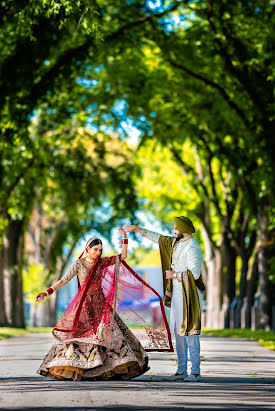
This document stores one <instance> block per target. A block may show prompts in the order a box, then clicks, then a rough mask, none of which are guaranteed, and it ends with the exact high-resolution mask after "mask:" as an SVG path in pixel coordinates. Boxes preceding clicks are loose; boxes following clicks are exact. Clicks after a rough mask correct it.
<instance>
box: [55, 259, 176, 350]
mask: <svg viewBox="0 0 275 411" xmlns="http://www.w3.org/2000/svg"><path fill="white" fill-rule="evenodd" d="M115 313H116V314H118V315H119V317H120V318H121V319H122V320H123V321H124V322H125V324H126V325H127V326H128V327H130V329H131V331H132V332H133V334H135V336H136V337H137V338H138V339H139V341H140V343H141V344H142V346H143V347H144V349H145V350H146V351H170V352H173V345H172V340H171V333H170V330H169V327H168V323H167V319H166V315H165V310H164V305H163V302H162V299H161V297H160V295H159V294H158V293H157V292H156V291H155V290H154V289H153V288H152V287H150V285H149V284H147V283H146V282H145V281H144V280H143V279H142V278H141V277H140V276H139V275H138V274H137V273H136V272H135V271H134V270H133V269H132V268H131V267H130V266H128V264H126V263H125V262H124V261H121V260H120V255H118V256H112V257H99V258H98V259H97V260H96V262H95V263H94V265H93V267H92V268H91V270H90V271H89V273H88V275H87V277H86V279H85V281H84V282H83V284H82V285H81V286H80V287H79V289H78V292H77V294H76V295H75V297H74V298H73V300H72V301H71V303H70V304H69V306H68V308H67V309H66V311H65V312H64V314H63V315H62V316H61V318H60V319H59V321H58V322H57V324H56V326H55V327H54V329H53V335H54V336H55V337H56V338H57V339H58V340H60V341H62V342H64V343H67V342H68V343H69V342H76V343H79V344H81V343H87V344H91V343H92V344H98V345H102V346H106V347H107V348H111V347H112V344H114V343H115V342H114V341H112V324H113V321H115Z"/></svg>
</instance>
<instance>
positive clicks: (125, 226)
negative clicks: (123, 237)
mask: <svg viewBox="0 0 275 411" xmlns="http://www.w3.org/2000/svg"><path fill="white" fill-rule="evenodd" d="M136 227H137V226H136V225H135V224H132V225H129V224H124V226H123V227H122V228H123V230H125V231H126V232H127V233H130V232H131V231H135V229H136Z"/></svg>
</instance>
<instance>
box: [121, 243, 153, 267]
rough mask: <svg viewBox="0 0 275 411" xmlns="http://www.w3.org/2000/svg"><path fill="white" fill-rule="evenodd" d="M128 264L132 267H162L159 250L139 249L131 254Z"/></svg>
mask: <svg viewBox="0 0 275 411" xmlns="http://www.w3.org/2000/svg"><path fill="white" fill-rule="evenodd" d="M127 264H129V265H131V266H142V267H156V266H160V265H161V261H160V254H159V250H154V249H152V248H144V247H137V248H135V250H134V252H133V253H129V254H128V257H127Z"/></svg>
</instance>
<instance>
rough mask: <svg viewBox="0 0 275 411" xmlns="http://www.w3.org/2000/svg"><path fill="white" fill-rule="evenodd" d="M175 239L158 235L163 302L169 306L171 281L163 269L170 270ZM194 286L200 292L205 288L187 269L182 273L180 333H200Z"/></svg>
mask: <svg viewBox="0 0 275 411" xmlns="http://www.w3.org/2000/svg"><path fill="white" fill-rule="evenodd" d="M175 241H176V240H175V238H173V237H167V236H160V238H159V250H160V258H161V265H162V275H163V295H164V304H165V305H166V306H167V307H171V299H172V294H173V281H172V280H171V279H167V278H166V274H165V271H166V270H171V262H172V252H173V245H174V243H175ZM196 287H198V288H199V289H200V290H201V291H202V292H203V291H204V290H205V287H204V284H203V281H202V279H201V277H200V278H199V279H198V280H196V281H195V280H194V277H193V274H192V272H191V271H190V270H187V272H186V273H184V274H183V275H182V294H183V323H182V325H181V335H189V334H199V333H200V329H201V310H200V302H199V296H198V293H197V288H196Z"/></svg>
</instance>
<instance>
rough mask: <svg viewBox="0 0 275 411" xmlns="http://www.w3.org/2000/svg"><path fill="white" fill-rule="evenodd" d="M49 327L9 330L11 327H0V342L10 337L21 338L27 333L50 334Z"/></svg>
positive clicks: (50, 329)
mask: <svg viewBox="0 0 275 411" xmlns="http://www.w3.org/2000/svg"><path fill="white" fill-rule="evenodd" d="M51 332H52V328H51V327H27V328H26V329H25V328H24V329H22V328H11V327H0V340H5V339H7V338H11V337H23V336H24V335H26V334H28V333H39V334H40V333H42V334H44V333H51Z"/></svg>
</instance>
